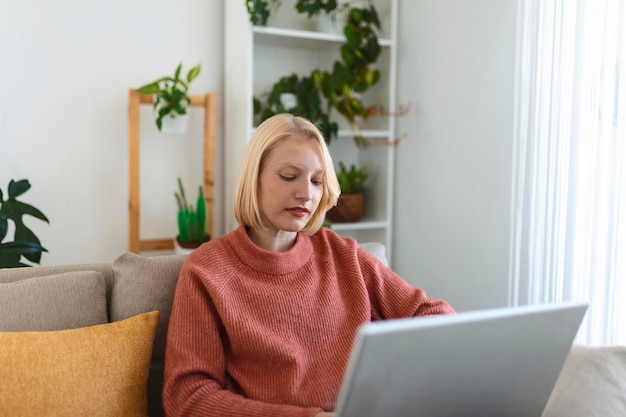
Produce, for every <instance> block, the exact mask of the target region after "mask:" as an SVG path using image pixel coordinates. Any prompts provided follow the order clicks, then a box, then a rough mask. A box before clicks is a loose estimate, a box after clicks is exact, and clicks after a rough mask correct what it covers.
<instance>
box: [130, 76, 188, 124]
mask: <svg viewBox="0 0 626 417" xmlns="http://www.w3.org/2000/svg"><path fill="white" fill-rule="evenodd" d="M182 65H183V64H182V63H181V64H179V65H178V67H177V68H176V71H174V76H173V77H161V78H159V79H157V80H155V81H153V82H151V83H149V84H146V85H144V86H141V87H139V88H138V89H137V92H139V93H141V94H153V95H154V110H155V111H156V112H157V118H156V126H157V128H158V129H159V131H163V127H164V122H172V121H174V120H178V121H179V122H180V121H181V120H182V121H183V123H182V127H183V129H182V130H183V131H184V127H185V126H186V121H187V116H188V113H187V109H188V108H189V105H190V104H191V100H190V99H189V96H188V95H187V92H188V91H189V85H190V84H191V82H192V81H193V80H194V79H196V77H198V75H199V74H200V64H198V65H196V66H195V67H193V68H192V69H190V70H189V72H188V73H187V77H186V78H185V79H182V78H181V77H180V73H181V71H182ZM165 126H166V129H165V131H166V132H170V133H176V131H175V130H176V129H174V131H169V130H168V129H167V128H168V127H169V125H167V124H166V125H165Z"/></svg>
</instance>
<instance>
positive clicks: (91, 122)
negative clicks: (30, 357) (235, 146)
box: [0, 0, 223, 265]
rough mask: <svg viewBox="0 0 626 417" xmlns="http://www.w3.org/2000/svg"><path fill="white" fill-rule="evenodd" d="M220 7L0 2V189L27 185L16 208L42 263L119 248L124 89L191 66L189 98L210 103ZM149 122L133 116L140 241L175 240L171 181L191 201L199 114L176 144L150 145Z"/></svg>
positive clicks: (89, 257) (170, 2) (158, 140)
mask: <svg viewBox="0 0 626 417" xmlns="http://www.w3.org/2000/svg"><path fill="white" fill-rule="evenodd" d="M222 7H223V6H222V1H220V0H205V1H197V0H133V1H122V0H83V1H75V0H55V1H50V0H30V1H26V2H24V1H19V0H2V1H0V79H1V80H2V89H1V90H0V91H2V100H0V188H2V189H3V190H4V191H5V192H6V187H7V184H8V182H9V179H11V178H15V179H21V178H27V179H29V180H30V182H31V184H32V188H31V190H30V191H28V192H27V193H26V194H25V195H24V196H23V201H25V202H28V203H31V204H33V205H35V206H36V207H38V208H39V209H41V210H42V211H43V212H44V213H45V214H46V215H47V216H48V217H49V218H50V225H46V224H45V223H43V222H40V221H39V220H36V219H32V218H27V219H26V222H27V224H28V225H29V226H31V227H32V229H33V230H34V231H35V233H36V234H37V235H38V236H39V237H40V239H41V241H42V243H43V245H44V246H45V247H46V248H47V249H48V250H49V253H48V254H44V255H43V257H42V264H44V265H55V264H63V263H70V262H71V263H75V262H98V261H109V260H111V259H112V257H113V256H114V255H116V254H118V253H119V252H121V251H124V250H126V249H127V225H128V220H127V201H128V162H127V161H128V153H127V97H128V89H129V88H136V87H139V86H140V85H142V84H144V83H147V82H150V81H153V80H154V79H156V78H158V77H161V76H164V75H172V74H173V72H174V69H175V68H176V66H177V65H178V63H180V62H182V63H183V70H184V72H185V73H186V71H187V70H188V69H189V68H191V67H192V66H194V65H196V64H198V63H200V64H201V65H202V72H201V73H200V76H199V78H198V79H197V80H196V81H194V83H193V84H192V86H191V91H190V92H191V93H192V94H204V93H206V92H209V91H213V92H217V93H218V100H219V102H220V104H221V100H222V97H221V93H222V91H221V80H222V62H221V57H222V29H223V28H222V15H223V13H222ZM151 117H152V114H151V109H150V107H149V106H148V107H145V108H142V112H141V120H142V124H141V147H142V151H141V152H142V156H141V172H142V174H141V175H142V178H141V192H142V194H141V204H142V207H141V216H142V223H141V227H142V236H141V237H142V238H164V237H169V236H175V234H176V225H175V213H176V205H175V200H174V196H173V193H174V191H175V189H176V177H177V176H178V175H182V176H183V179H184V182H185V184H186V185H187V190H188V191H187V192H188V194H193V195H194V196H195V190H196V189H197V186H198V185H200V184H201V182H202V172H201V169H202V168H201V164H202V162H201V152H200V150H201V149H202V148H201V146H202V145H201V140H202V139H201V136H202V135H201V132H202V130H201V129H202V119H203V113H202V111H201V110H199V109H194V110H193V111H192V114H191V120H190V124H191V125H190V131H189V133H188V134H187V135H186V136H181V137H177V136H169V135H168V136H166V135H159V134H158V132H157V131H156V128H155V127H154V123H153V121H152V120H151ZM219 117H221V115H218V118H219ZM220 126H221V123H220ZM220 130H221V129H220ZM220 130H218V140H220V139H221V132H220ZM218 152H220V149H219V148H218ZM218 159H219V158H218ZM218 169H221V168H220V167H219V166H218ZM218 172H219V171H218ZM218 175H219V174H218ZM217 192H218V194H217V196H219V193H220V192H221V187H220V188H218V190H217ZM218 209H219V212H218V215H221V207H218ZM218 224H219V222H218Z"/></svg>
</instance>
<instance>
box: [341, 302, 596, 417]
mask: <svg viewBox="0 0 626 417" xmlns="http://www.w3.org/2000/svg"><path fill="white" fill-rule="evenodd" d="M586 308H587V307H586V304H581V303H565V304H560V305H543V306H525V307H517V308H502V309H493V310H483V311H475V312H466V313H459V314H457V315H453V316H437V317H425V318H416V319H400V320H387V321H380V322H374V323H369V324H367V325H365V326H363V327H362V328H361V330H360V332H359V333H358V335H357V339H356V342H355V346H354V349H353V353H352V357H351V360H350V363H349V365H348V370H347V372H346V376H345V378H344V381H343V385H342V389H341V392H340V395H339V398H338V402H337V409H336V412H337V416H338V417H353V416H354V417H356V416H358V417H381V416H385V417H458V416H466V417H471V416H477V417H478V416H480V417H489V416H494V417H496V416H497V417H540V416H541V413H542V411H543V409H544V407H545V405H546V403H547V400H548V397H549V396H550V393H551V391H552V389H553V387H554V384H555V382H556V380H557V378H558V375H559V372H560V370H561V368H562V366H563V363H564V361H565V358H566V357H567V354H568V352H569V350H570V348H571V345H572V341H573V339H574V337H575V335H576V332H577V330H578V327H579V325H580V322H581V321H582V318H583V316H584V314H585V311H586Z"/></svg>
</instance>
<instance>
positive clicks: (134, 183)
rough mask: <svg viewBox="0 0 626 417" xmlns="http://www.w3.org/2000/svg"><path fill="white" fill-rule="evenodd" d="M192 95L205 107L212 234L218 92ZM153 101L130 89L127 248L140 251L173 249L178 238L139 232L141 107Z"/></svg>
mask: <svg viewBox="0 0 626 417" xmlns="http://www.w3.org/2000/svg"><path fill="white" fill-rule="evenodd" d="M189 98H190V100H191V106H195V107H204V151H203V154H204V156H203V164H204V168H203V187H204V196H205V198H206V202H207V222H206V230H207V233H208V234H209V236H211V237H213V217H214V216H213V210H214V207H213V205H214V196H215V132H216V125H217V95H216V94H215V93H208V94H205V95H202V96H193V95H192V96H189ZM153 103H154V98H153V97H152V95H146V94H140V93H138V92H137V91H136V90H134V89H130V90H129V91H128V250H129V252H134V253H137V254H139V253H140V252H141V251H148V250H162V249H173V248H174V241H173V239H174V238H175V237H171V238H169V239H147V240H142V239H141V238H140V233H139V232H140V231H139V217H140V210H139V209H140V204H139V201H140V199H139V159H140V158H139V156H140V155H139V106H140V105H141V104H153ZM172 221H173V220H172Z"/></svg>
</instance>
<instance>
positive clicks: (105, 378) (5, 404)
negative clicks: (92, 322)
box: [0, 311, 159, 417]
mask: <svg viewBox="0 0 626 417" xmlns="http://www.w3.org/2000/svg"><path fill="white" fill-rule="evenodd" d="M158 319H159V312H158V311H152V312H150V313H145V314H140V315H137V316H134V317H131V318H129V319H126V320H122V321H117V322H113V323H107V324H100V325H96V326H91V327H83V328H78V329H71V330H59V331H46V332H5V333H0V414H1V415H3V416H5V415H6V416H12V417H18V416H29V417H31V416H47V417H57V416H59V417H60V416H63V417H67V416H90V417H97V416H112V417H113V416H115V417H119V416H125V417H134V416H142V417H145V416H147V413H148V412H147V397H146V384H147V380H148V373H149V371H150V358H151V355H152V343H153V341H154V334H155V331H156V326H157V322H158Z"/></svg>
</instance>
